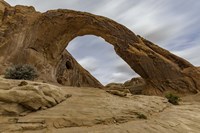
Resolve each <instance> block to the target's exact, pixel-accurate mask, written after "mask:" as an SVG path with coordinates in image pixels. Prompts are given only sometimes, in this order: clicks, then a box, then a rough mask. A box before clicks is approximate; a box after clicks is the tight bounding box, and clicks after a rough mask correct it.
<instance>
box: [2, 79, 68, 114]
mask: <svg viewBox="0 0 200 133" xmlns="http://www.w3.org/2000/svg"><path fill="white" fill-rule="evenodd" d="M8 82H10V84H8ZM17 83H19V84H20V81H15V80H5V79H2V78H1V79H0V86H1V84H3V85H4V88H0V108H1V109H0V115H6V114H7V115H19V114H21V113H23V112H27V111H28V112H31V111H37V110H40V109H46V108H50V107H53V106H55V105H57V104H59V103H61V102H62V101H64V100H66V98H67V95H66V93H63V92H62V90H61V89H60V88H59V87H56V86H53V85H49V84H44V83H36V82H35V83H33V82H28V84H27V85H24V86H18V85H17ZM6 85H7V86H6Z"/></svg>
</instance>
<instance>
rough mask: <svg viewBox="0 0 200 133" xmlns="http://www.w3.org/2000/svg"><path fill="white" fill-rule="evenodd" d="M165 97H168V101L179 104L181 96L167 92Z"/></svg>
mask: <svg viewBox="0 0 200 133" xmlns="http://www.w3.org/2000/svg"><path fill="white" fill-rule="evenodd" d="M165 97H166V98H167V99H168V102H170V103H171V104H174V105H179V100H180V98H179V97H178V96H176V95H174V94H172V93H169V94H166V95H165Z"/></svg>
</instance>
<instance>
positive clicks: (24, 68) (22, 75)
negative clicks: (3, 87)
mask: <svg viewBox="0 0 200 133" xmlns="http://www.w3.org/2000/svg"><path fill="white" fill-rule="evenodd" d="M37 77H38V74H37V70H36V68H35V67H33V66H31V65H28V64H24V65H21V64H20V65H13V66H12V67H10V68H8V69H6V71H5V78H7V79H24V80H34V79H35V78H37Z"/></svg>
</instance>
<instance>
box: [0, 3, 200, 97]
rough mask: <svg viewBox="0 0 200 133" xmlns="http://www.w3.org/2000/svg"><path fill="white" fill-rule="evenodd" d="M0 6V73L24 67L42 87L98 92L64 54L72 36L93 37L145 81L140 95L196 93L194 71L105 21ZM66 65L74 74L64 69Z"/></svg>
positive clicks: (82, 15)
mask: <svg viewBox="0 0 200 133" xmlns="http://www.w3.org/2000/svg"><path fill="white" fill-rule="evenodd" d="M1 6H2V7H6V8H1V12H2V15H1V28H0V32H1V33H0V62H1V66H0V68H1V70H2V71H1V73H2V72H3V69H5V68H6V67H8V66H9V65H10V64H16V63H30V64H33V65H35V66H36V67H37V68H38V70H39V71H40V73H41V74H40V78H41V79H44V80H47V81H53V82H60V83H62V84H64V85H77V86H82V85H84V86H101V84H100V83H99V82H98V81H97V80H96V79H95V78H93V77H92V76H91V75H90V74H89V73H88V72H87V71H85V70H84V69H83V68H82V67H81V66H80V65H79V64H78V63H77V62H76V61H75V60H74V59H73V57H72V56H71V55H70V54H69V53H68V52H67V51H66V50H65V48H66V47H67V45H68V43H69V42H70V41H71V40H72V39H74V38H75V37H77V36H83V35H96V36H100V37H102V38H104V39H105V40H106V41H107V42H109V43H110V44H111V45H113V46H114V49H115V51H116V53H117V54H118V55H119V56H120V57H121V58H122V59H123V60H124V61H126V62H127V64H129V66H130V67H131V68H132V69H133V70H135V72H137V73H138V74H139V75H140V76H141V77H142V78H143V79H145V81H146V83H147V86H146V89H144V91H143V93H144V94H161V93H163V92H165V91H168V90H176V91H179V92H183V93H186V92H187V93H188V92H192V93H195V92H197V90H198V89H200V86H199V81H200V79H199V77H200V72H199V70H197V68H196V67H194V66H193V65H192V64H190V63H189V62H187V61H185V60H184V59H182V58H180V57H178V56H176V55H173V54H171V53H170V52H169V51H167V50H164V49H162V48H160V47H159V46H157V45H155V44H153V43H151V42H149V41H147V40H145V39H144V38H142V37H140V36H137V35H135V34H134V33H133V32H132V31H130V30H129V29H127V28H126V27H125V26H123V25H121V24H118V23H116V22H114V21H113V20H111V19H108V18H106V17H102V16H97V15H93V14H89V13H85V12H78V11H72V10H53V11H48V12H45V13H39V12H36V11H35V10H34V8H33V7H25V6H16V7H10V6H8V5H6V4H2V3H1ZM70 65H73V66H76V67H73V69H76V70H72V69H69V68H71V67H70ZM72 75H73V76H72ZM77 77H79V78H77ZM86 77H87V78H86ZM75 80H77V81H80V83H77V82H76V83H75Z"/></svg>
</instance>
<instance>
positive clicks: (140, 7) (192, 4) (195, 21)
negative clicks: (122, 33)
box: [6, 0, 200, 84]
mask: <svg viewBox="0 0 200 133" xmlns="http://www.w3.org/2000/svg"><path fill="white" fill-rule="evenodd" d="M6 1H7V2H8V3H9V4H11V5H18V4H21V5H31V6H34V7H35V8H36V10H38V11H40V12H45V11H47V10H50V9H58V8H62V9H73V10H79V11H86V12H90V13H93V14H97V15H102V16H106V17H109V18H111V19H113V20H115V21H117V22H119V23H121V24H123V25H125V26H126V27H128V28H129V29H131V30H132V31H133V32H135V33H136V34H139V35H141V36H143V37H145V38H147V39H149V40H150V41H153V42H154V43H156V44H158V45H159V46H161V47H163V48H166V49H168V50H170V51H171V52H173V53H175V54H177V55H179V56H181V57H183V58H185V59H187V60H189V61H190V62H191V63H192V64H194V65H198V66H200V54H199V52H200V1H199V0H85V1H83V0H42V1H41V0H6ZM67 49H68V50H69V52H70V53H71V54H72V55H73V56H74V57H75V58H76V59H77V61H78V62H79V63H80V64H81V65H82V66H83V67H84V68H86V69H87V70H89V71H90V72H91V73H92V75H94V76H95V77H96V78H97V79H98V80H99V81H100V82H101V83H103V84H107V83H109V82H124V81H125V80H128V79H131V78H132V77H133V76H137V74H135V72H133V71H132V70H131V69H130V68H129V66H128V65H127V64H126V63H125V62H124V61H123V60H122V59H120V58H119V57H118V56H117V55H116V54H115V52H114V49H113V47H112V46H111V45H107V43H106V42H105V41H104V40H103V39H101V38H99V37H96V36H89V35H87V36H83V37H77V38H75V39H74V40H73V41H72V42H70V44H69V46H68V47H67Z"/></svg>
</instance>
